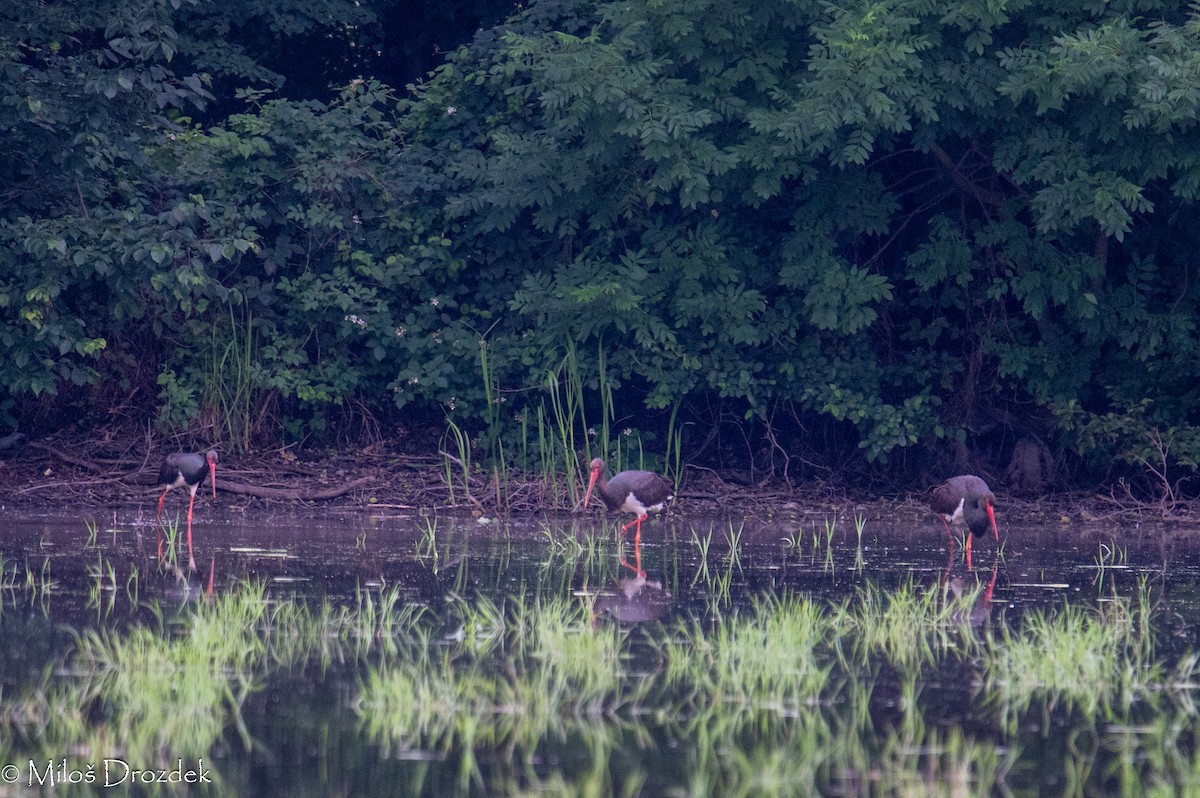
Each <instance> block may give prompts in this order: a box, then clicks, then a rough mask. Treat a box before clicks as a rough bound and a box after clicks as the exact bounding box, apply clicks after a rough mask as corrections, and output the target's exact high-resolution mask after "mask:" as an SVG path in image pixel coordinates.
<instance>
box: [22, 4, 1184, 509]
mask: <svg viewBox="0 0 1200 798" xmlns="http://www.w3.org/2000/svg"><path fill="white" fill-rule="evenodd" d="M94 5H95V6H96V8H95V9H93V11H92V12H91V13H82V12H75V13H71V14H67V13H59V12H62V11H63V9H54V10H53V13H52V12H51V11H47V10H46V9H47V6H45V5H44V4H40V3H33V2H29V1H28V0H22V2H18V3H16V4H15V5H13V6H12V7H11V8H10V9H9V10H8V11H5V12H0V15H3V16H4V17H5V19H4V20H3V22H4V23H5V24H4V26H3V28H0V69H2V70H3V78H2V80H0V92H3V94H2V101H0V144H2V145H3V148H4V151H5V155H6V157H5V165H4V166H3V167H2V168H3V169H4V172H3V175H2V177H0V183H2V186H0V191H2V192H3V194H2V195H0V196H3V205H0V347H3V350H4V351H5V352H6V353H7V354H8V357H7V358H6V359H5V361H4V362H3V363H0V389H2V390H3V391H4V392H5V395H6V396H7V398H6V399H2V400H0V401H2V402H3V404H0V412H3V413H4V414H5V415H6V416H7V417H8V420H9V422H10V423H12V422H14V421H17V420H18V419H20V420H21V421H22V423H24V424H26V425H31V424H35V423H42V424H48V423H50V422H49V421H47V419H50V418H52V417H53V416H52V415H51V413H56V412H62V411H63V410H64V409H66V408H69V407H71V406H73V405H75V404H77V403H79V402H81V401H84V400H85V399H91V400H93V401H96V400H97V399H99V401H97V402H96V403H97V405H98V406H99V407H100V408H102V409H106V410H107V409H111V408H114V407H117V406H121V407H125V406H127V405H130V406H134V407H139V408H143V409H147V408H148V409H151V410H152V411H153V412H154V413H156V414H157V417H158V418H159V422H160V424H163V425H166V426H168V427H173V428H183V427H187V426H188V425H192V426H191V428H192V429H193V431H194V432H195V433H196V434H197V435H200V436H207V437H210V438H216V439H220V440H224V441H230V442H233V443H237V444H238V445H250V444H251V443H252V442H253V441H254V439H255V437H256V436H263V437H280V436H282V437H289V438H291V437H295V436H300V435H304V434H307V433H312V432H317V433H321V434H324V435H329V434H331V433H332V432H333V431H334V430H332V429H331V427H330V425H331V424H336V425H337V427H338V430H339V433H338V434H343V435H355V434H359V433H361V432H363V431H364V430H366V431H372V430H374V429H375V426H374V425H375V424H376V423H378V422H381V421H382V422H388V421H389V420H390V419H392V418H394V417H396V412H395V411H396V410H397V409H402V410H403V413H404V416H405V417H409V418H415V419H425V420H430V419H432V420H434V421H436V422H437V423H440V421H441V419H442V418H443V414H448V415H449V416H451V417H452V418H454V419H456V420H457V422H459V423H460V424H465V425H467V426H471V425H476V426H482V425H484V424H488V425H490V429H491V432H492V434H493V435H495V434H498V433H497V432H496V427H497V425H501V426H504V425H507V424H509V423H511V419H513V418H526V417H527V416H525V415H524V414H526V413H532V412H534V410H535V409H536V408H540V407H542V406H543V403H544V402H545V401H546V392H545V385H546V377H547V375H554V374H558V373H560V372H561V367H562V364H563V362H564V358H565V357H567V355H568V349H569V350H570V356H571V357H572V358H578V367H579V369H580V371H581V372H582V373H583V374H585V375H590V376H589V379H588V382H589V384H590V385H591V386H592V388H593V389H595V390H597V392H599V388H600V387H601V385H603V386H604V387H605V388H606V389H611V393H612V396H613V397H614V402H615V406H614V407H613V409H612V413H611V415H612V416H613V420H614V421H617V422H619V423H627V424H628V425H629V426H632V427H637V428H640V429H642V430H643V431H645V432H652V431H654V430H656V429H658V431H660V432H661V431H662V427H663V425H665V422H666V419H667V418H668V415H669V413H670V412H671V410H672V409H673V408H676V407H682V408H683V411H682V412H681V413H680V416H679V418H680V419H682V420H684V421H686V422H689V423H690V426H688V427H687V429H689V433H688V434H689V439H690V445H691V448H692V451H693V453H696V454H698V453H700V452H702V451H707V452H709V454H710V455H712V454H713V453H716V454H721V455H723V454H724V453H725V450H724V449H723V448H722V446H723V445H724V444H723V443H722V442H723V441H727V440H729V439H730V438H731V437H736V439H737V440H739V441H749V442H750V443H749V445H748V446H745V448H743V449H742V450H741V456H743V457H744V456H746V455H747V453H750V454H751V455H752V456H751V459H752V460H753V461H754V462H755V464H756V465H757V466H760V467H764V466H766V467H769V466H774V467H776V468H778V467H779V466H781V465H782V464H783V463H784V462H785V460H786V457H785V453H792V454H799V455H800V456H801V457H802V458H803V459H804V460H806V461H808V462H812V463H818V464H821V465H827V466H845V465H846V464H852V463H854V462H856V461H860V462H861V463H862V464H864V465H865V464H867V463H871V462H874V463H882V462H889V461H890V462H895V461H896V460H897V459H898V458H900V459H902V460H903V461H904V462H906V463H908V464H909V465H910V466H913V467H917V468H929V469H937V470H944V469H946V468H951V467H954V466H955V465H957V466H959V467H968V466H970V467H977V468H982V469H983V470H984V471H985V472H988V473H993V474H996V473H999V472H1001V471H1002V470H1003V468H1004V466H1005V464H1006V463H1007V462H1008V460H1009V458H1010V457H1011V456H1012V455H1013V453H1014V451H1015V450H1018V449H1020V446H1019V445H1018V443H1019V442H1020V441H1025V442H1029V441H1033V442H1035V446H1034V448H1033V451H1035V452H1047V453H1048V452H1049V451H1055V452H1061V453H1062V456H1060V457H1058V458H1057V460H1056V464H1057V465H1058V466H1059V467H1060V468H1061V467H1063V466H1070V465H1087V464H1090V466H1091V467H1092V468H1093V469H1094V470H1093V471H1092V472H1091V473H1092V474H1098V475H1103V474H1105V469H1106V468H1108V467H1109V465H1110V463H1111V462H1112V461H1113V460H1114V458H1116V459H1123V460H1125V461H1128V462H1129V463H1133V464H1134V465H1135V467H1134V472H1136V473H1141V471H1142V469H1143V468H1144V469H1145V473H1146V474H1149V475H1151V476H1152V478H1153V480H1154V483H1155V484H1156V485H1157V487H1159V488H1161V489H1163V490H1164V492H1166V493H1171V492H1172V491H1174V490H1175V489H1176V479H1177V474H1176V469H1178V468H1180V467H1183V468H1184V469H1185V470H1186V471H1190V470H1194V469H1195V467H1196V465H1197V463H1198V462H1200V433H1198V428H1200V418H1198V417H1197V412H1198V411H1197V410H1196V408H1197V406H1198V404H1200V346H1198V344H1200V341H1198V335H1200V331H1197V329H1196V323H1195V321H1196V318H1197V307H1196V305H1197V300H1198V299H1200V287H1198V286H1200V279H1197V278H1198V275H1197V265H1196V259H1195V256H1194V252H1195V251H1197V249H1200V242H1198V241H1197V240H1196V239H1197V237H1198V236H1200V228H1197V227H1194V226H1193V225H1191V224H1190V223H1189V222H1188V219H1189V218H1191V215H1192V214H1193V213H1194V212H1195V210H1196V207H1197V206H1196V192H1197V187H1198V186H1200V135H1198V134H1197V125H1196V123H1197V119H1198V114H1200V88H1197V87H1198V86H1200V80H1198V78H1200V9H1197V8H1191V9H1186V8H1181V7H1180V6H1179V4H1175V3H1161V2H1134V1H1133V0H1129V1H1127V2H1114V3H1106V4H1097V3H1093V2H1082V1H1075V2H1054V3H1049V2H1021V1H1020V0H1017V1H1015V2H983V1H982V0H976V1H972V2H965V3H963V2H956V3H945V2H932V1H930V0H890V1H885V2H869V1H864V2H853V3H841V4H839V5H838V6H833V5H830V4H826V3H822V2H808V1H807V0H790V1H789V2H783V1H782V0H751V1H750V2H745V3H735V4H730V3H720V2H711V1H710V0H656V1H655V2H649V3H613V2H600V1H599V0H544V1H543V2H535V3H533V4H531V5H530V6H529V8H528V10H526V11H523V12H521V13H520V14H519V15H518V16H516V17H514V18H513V19H511V20H510V21H509V23H508V24H507V25H506V26H504V27H502V28H497V29H492V30H487V31H481V32H480V33H479V34H478V35H477V36H476V38H475V40H474V41H473V42H472V44H471V45H470V46H467V47H464V48H462V49H461V50H459V51H458V52H456V53H454V54H452V56H451V57H450V58H449V59H448V60H447V62H446V63H445V64H444V65H443V66H441V67H439V68H438V69H437V70H435V72H434V73H433V74H431V75H430V76H429V78H428V80H427V81H424V82H422V83H421V84H420V85H419V86H418V87H417V88H416V89H415V90H414V91H413V92H412V93H411V94H408V95H406V96H405V97H403V98H401V97H399V96H398V95H397V94H396V92H395V91H394V90H392V89H389V88H388V87H387V86H386V85H384V84H381V83H379V82H377V81H374V80H371V79H370V77H369V76H365V77H366V79H364V80H355V81H353V82H351V83H350V85H348V86H346V87H344V88H342V89H341V90H340V91H339V92H338V93H337V94H336V95H331V98H330V99H329V100H328V101H327V102H316V101H311V100H309V101H299V100H285V99H271V100H268V99H267V98H266V97H265V96H264V95H262V94H261V93H243V95H242V101H243V107H244V110H242V111H241V112H239V113H234V114H225V113H220V114H217V115H216V117H215V118H209V116H211V115H212V112H211V110H210V111H209V112H208V113H209V116H204V115H203V114H205V113H206V112H205V111H204V109H205V108H209V109H211V108H213V107H216V108H222V109H223V108H229V107H233V106H234V104H235V102H234V99H233V98H231V97H229V96H216V95H214V91H216V90H217V88H219V87H221V86H225V85H230V84H231V83H235V82H236V80H234V79H235V78H238V77H241V78H244V82H245V83H246V84H254V85H261V80H262V79H263V77H264V75H265V74H267V73H268V72H269V73H270V74H272V75H273V74H274V72H273V71H271V70H267V69H266V67H264V66H262V65H261V64H258V65H255V64H251V63H246V64H242V63H241V62H239V61H237V60H236V59H235V58H233V56H232V55H228V57H224V58H223V60H221V64H223V65H224V71H223V72H220V73H217V70H216V69H215V68H214V67H213V66H212V58H202V57H200V56H199V55H197V54H200V53H206V52H208V51H206V49H205V46H204V45H205V43H204V42H201V41H197V40H196V36H197V33H196V31H209V32H211V35H212V36H213V37H217V36H218V35H219V31H220V30H221V29H222V26H221V25H220V24H216V22H213V20H218V21H219V20H223V19H233V18H234V15H235V13H236V12H235V11H234V10H233V8H234V7H233V6H232V5H230V6H229V8H228V9H225V8H224V4H221V3H216V4H210V3H198V4H196V5H191V4H187V3H184V4H182V5H181V4H180V2H179V1H178V0H176V2H166V1H165V0H163V1H162V2H154V0H108V2H103V3H95V4H94ZM383 5H384V4H380V6H381V7H382V6H383ZM318 6H319V7H320V8H321V9H326V7H328V8H327V10H328V12H329V14H330V15H333V16H334V17H337V18H339V19H341V20H343V21H344V22H343V24H342V27H340V28H338V30H342V31H353V30H354V26H355V25H358V24H360V22H361V19H363V18H364V17H363V16H362V15H364V14H367V15H368V16H369V12H370V10H371V4H370V3H367V4H364V6H363V8H365V9H367V10H366V11H364V10H361V9H357V10H356V8H355V7H352V6H349V5H348V6H346V7H345V8H343V7H341V6H340V4H337V3H333V2H319V0H308V2H302V1H301V0H296V2H294V3H293V4H290V5H289V6H288V7H287V13H288V14H291V15H294V18H295V19H309V18H313V19H315V18H318V17H319V16H320V14H318V13H317V10H318V8H317V7H318ZM281 13H283V12H281ZM181 15H183V16H181ZM197 18H202V19H206V20H208V21H209V24H207V25H195V24H193V25H190V26H189V27H188V28H187V29H188V30H189V31H190V33H189V38H188V39H187V40H186V41H185V40H183V39H182V38H181V37H180V36H179V34H178V33H177V32H176V31H177V30H182V29H183V27H182V24H180V21H181V20H185V19H186V20H193V21H194V20H195V19H197ZM278 27H279V29H280V30H285V29H286V26H285V25H280V26H278ZM264 30H271V28H269V27H267V28H264ZM265 35H266V34H264V33H261V32H260V34H259V38H262V37H263V36H265ZM211 52H212V53H217V52H218V50H216V49H214V50H212V51H211ZM221 52H223V51H221ZM249 52H253V51H252V50H250V49H242V50H237V52H236V55H238V56H239V57H241V58H244V59H249V58H250V56H249V55H247V53H249ZM230 65H237V66H238V68H236V69H234V68H231V67H230ZM272 69H278V66H274V67H273V68H272ZM264 70H265V71H264ZM260 73H262V74H260ZM210 75H212V76H214V77H215V78H216V80H215V82H214V80H213V79H212V78H210ZM256 81H258V82H257V83H256ZM214 87H217V88H214ZM214 100H215V101H216V102H215V103H214V102H213V101H214ZM206 103H207V105H206ZM197 120H200V121H197ZM569 343H570V344H572V346H570V347H568V344H569ZM601 352H603V353H604V355H605V358H604V361H603V368H604V374H603V376H602V375H601V372H600V369H601V362H600V360H599V356H600V353H601ZM481 354H482V355H486V358H485V359H482V362H481ZM485 365H486V368H484V366H485ZM68 388H69V390H68ZM46 394H52V395H54V397H55V398H54V399H53V401H49V402H47V400H46V399H44V398H40V397H44V396H45V395H46ZM501 400H504V401H505V402H507V405H506V406H507V408H509V409H508V410H507V411H506V412H504V413H498V412H497V411H496V406H497V405H498V404H499V403H500V402H501ZM596 401H597V402H599V401H600V398H599V396H597V399H596ZM635 415H636V416H637V417H638V419H639V420H638V421H637V422H636V423H633V422H621V419H625V418H633V417H634V416H635ZM606 417H607V415H606ZM39 420H40V421H39ZM355 421H357V422H360V423H363V424H365V425H366V426H365V427H361V426H354V425H353V424H351V422H355ZM735 428H736V430H737V431H736V435H732V434H731V433H733V432H734V429H735ZM1028 450H1029V449H1028V447H1027V448H1026V451H1028ZM938 451H942V452H945V454H941V455H934V457H935V458H940V461H937V460H934V461H931V460H930V459H929V457H928V454H929V453H931V452H938ZM910 452H919V453H921V456H919V457H915V458H914V457H912V456H911V455H910V454H909V453H910ZM951 461H955V462H954V463H953V465H952V464H951ZM1034 461H1035V463H1036V462H1037V456H1036V455H1035V457H1034ZM777 473H778V472H777ZM792 475H793V476H794V475H795V473H793V474H792ZM1027 476H1028V475H1027Z"/></svg>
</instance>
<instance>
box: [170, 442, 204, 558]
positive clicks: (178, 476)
mask: <svg viewBox="0 0 1200 798" xmlns="http://www.w3.org/2000/svg"><path fill="white" fill-rule="evenodd" d="M210 473H211V474H212V492H213V498H214V499H215V498H217V453H216V451H215V450H212V449H210V450H209V451H208V452H207V453H206V454H200V453H199V452H175V453H174V454H169V455H167V456H166V457H164V458H163V462H162V467H161V468H160V469H158V484H159V485H163V486H165V490H163V492H162V496H159V497H158V521H159V523H160V524H161V523H162V509H163V500H165V499H166V498H167V494H168V493H170V492H171V488H187V489H188V491H189V492H190V493H191V494H192V496H191V499H190V500H189V501H188V516H187V542H188V567H189V568H191V569H192V570H195V568H196V559H195V557H193V556H192V508H193V507H195V505H196V491H197V490H198V489H199V487H200V486H201V485H203V484H204V479H205V477H207V476H208V475H209V474H210Z"/></svg>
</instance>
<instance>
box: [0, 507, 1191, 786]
mask: <svg viewBox="0 0 1200 798" xmlns="http://www.w3.org/2000/svg"><path fill="white" fill-rule="evenodd" d="M1001 529H1002V531H1003V532H1004V533H1005V539H1004V540H1003V542H1002V545H1001V546H1000V547H999V549H998V547H997V545H996V543H995V541H993V540H991V539H983V540H979V539H977V540H976V541H975V542H974V551H973V557H972V562H971V566H972V567H968V566H967V563H966V562H965V561H964V559H965V558H964V556H963V547H962V545H961V542H960V543H958V544H957V545H955V546H954V547H953V549H951V547H950V546H949V545H948V540H947V537H946V534H945V532H944V530H943V529H942V527H941V524H940V522H938V521H936V520H932V519H931V520H930V522H928V523H919V524H916V525H913V524H905V523H899V522H895V521H893V520H891V519H889V518H887V517H866V518H860V519H859V520H858V522H857V523H856V520H855V518H854V517H853V515H852V514H847V515H844V516H838V517H834V516H832V515H829V516H823V515H820V514H816V515H812V516H807V517H802V518H801V517H794V518H789V519H786V520H775V521H771V522H765V521H761V520H749V519H745V518H741V517H721V518H707V517H705V518H698V517H690V518H689V517H681V516H674V517H670V518H666V519H655V520H652V521H651V522H649V523H648V524H646V525H645V526H644V528H643V545H642V550H641V551H640V552H635V551H633V550H632V548H631V546H630V544H628V543H626V544H624V545H620V544H618V535H617V527H616V524H615V523H614V522H613V521H610V522H609V523H608V524H605V523H603V522H602V521H601V520H600V519H599V518H596V517H591V516H589V517H588V518H587V519H586V520H581V519H580V518H579V517H571V516H560V517H543V518H524V519H517V518H514V519H510V520H495V519H483V520H479V519H476V518H473V517H470V516H441V517H437V518H433V517H425V516H418V515H415V514H403V513H398V514H394V515H375V516H371V515H366V514H332V513H324V514H323V513H319V512H313V513H312V514H309V515H258V516H255V515H246V516H242V515H232V514H231V515H224V516H221V515H215V514H214V513H213V512H212V511H210V510H208V508H205V512H204V513H203V514H201V513H200V512H199V511H198V512H197V517H196V521H195V525H194V530H193V531H194V536H195V539H194V545H195V558H196V562H197V569H196V571H195V572H189V571H188V570H187V569H186V563H187V554H186V543H185V542H184V536H183V535H181V534H178V532H174V530H172V532H174V534H175V537H174V538H173V537H172V535H171V534H168V535H167V536H166V537H165V538H164V539H163V540H162V549H163V554H162V556H161V557H160V555H159V545H160V541H159V535H158V534H157V530H156V527H155V525H154V523H153V518H152V517H148V518H147V517H146V516H145V515H144V514H143V515H141V516H137V515H132V514H131V515H130V516H129V517H122V516H120V515H116V516H114V515H113V514H112V513H111V512H109V513H108V514H107V516H105V515H104V514H103V513H101V514H97V515H84V516H80V515H67V514H63V515H40V516H36V517H34V516H29V515H19V514H16V513H12V512H8V513H4V514H2V515H0V556H2V558H3V561H2V563H0V634H2V635H3V641H4V642H3V646H2V647H0V766H3V769H2V770H0V777H2V778H3V782H0V797H2V796H7V795H27V794H30V795H31V794H49V793H50V792H53V793H54V794H68V795H69V794H82V795H88V794H101V793H103V794H106V795H113V794H123V793H129V794H176V793H180V794H182V793H185V792H186V793H187V794H213V795H217V794H219V795H275V794H278V795H283V794H287V795H331V794H334V795H430V796H440V795H489V796H491V795H535V794H537V795H545V794H550V795H606V796H607V795H664V796H675V795H721V796H726V795H813V794H829V795H928V794H935V795H992V794H996V795H1031V796H1032V795H1106V794H1125V795H1177V794H1186V793H1193V794H1195V793H1196V792H1197V791H1200V758H1198V754H1197V751H1198V749H1197V745H1196V737H1197V728H1198V720H1197V716H1198V713H1197V711H1196V703H1195V699H1196V695H1195V685H1196V684H1197V683H1200V682H1198V681H1197V680H1198V679H1200V665H1198V662H1200V655H1198V654H1197V652H1200V644H1198V643H1197V639H1196V638H1197V618H1198V617H1200V591H1198V589H1197V588H1198V586H1200V546H1197V545H1196V543H1195V542H1194V540H1195V534H1194V533H1195V531H1196V530H1189V529H1186V528H1181V527H1173V526H1153V525H1152V526H1145V527H1140V526H1134V527H1128V528H1126V527H1122V526H1119V525H1116V524H1111V525H1109V524H1102V523H1091V524H1088V525H1086V526H1080V525H1068V524H1064V523H1060V522H1058V521H1057V520H1056V521H1051V522H1046V523H1039V524H1024V525H1019V524H1009V523H1005V522H1002V523H1001ZM639 555H640V556H639ZM180 565H182V566H184V567H182V568H181V567H179V566H180ZM639 565H640V568H639ZM164 780H165V781H166V782H167V783H159V782H161V781H164Z"/></svg>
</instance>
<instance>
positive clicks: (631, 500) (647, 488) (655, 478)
mask: <svg viewBox="0 0 1200 798" xmlns="http://www.w3.org/2000/svg"><path fill="white" fill-rule="evenodd" d="M607 471H608V466H607V465H605V464H604V461H603V460H601V459H600V458H599V457H597V458H596V459H595V460H593V461H592V465H591V472H592V476H591V478H590V479H589V480H588V487H587V493H585V494H584V496H583V506H584V507H587V506H588V500H589V499H591V498H592V489H593V488H595V489H596V492H597V493H599V494H600V498H601V499H604V506H605V507H607V508H608V509H609V511H610V512H614V513H618V512H623V513H636V514H637V518H635V519H634V520H632V521H630V522H629V523H628V524H625V525H623V526H622V527H621V534H622V535H624V534H625V533H626V532H628V531H629V527H631V526H636V527H637V531H636V532H635V534H634V538H633V545H634V551H635V552H638V554H639V555H640V553H641V552H640V547H641V545H642V522H643V521H645V520H646V518H647V517H648V516H649V514H650V513H654V512H658V511H659V510H661V509H662V508H663V505H665V504H666V503H667V502H668V501H670V500H671V499H673V498H675V497H674V496H672V495H671V488H672V485H671V482H670V480H668V479H667V478H666V477H664V476H661V475H659V474H655V473H654V472H652V471H622V472H621V473H619V474H616V475H614V476H613V478H612V479H608V478H607V477H605V472H607Z"/></svg>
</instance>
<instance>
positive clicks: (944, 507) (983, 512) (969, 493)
mask: <svg viewBox="0 0 1200 798" xmlns="http://www.w3.org/2000/svg"><path fill="white" fill-rule="evenodd" d="M995 504H996V495H995V494H994V493H992V489H991V488H989V487H988V485H987V483H986V482H984V481H983V480H982V479H980V478H979V477H977V476H975V475H974V474H963V475H962V476H958V477H951V478H950V479H948V480H946V481H945V482H943V483H942V484H941V485H939V486H937V487H936V488H934V490H933V498H931V499H930V500H929V507H930V509H932V510H933V511H934V512H935V513H937V514H938V515H940V516H941V517H942V523H944V524H945V525H946V533H947V534H949V535H950V536H951V541H953V539H954V538H953V533H951V532H950V525H951V524H965V525H966V527H967V567H968V568H969V567H971V536H972V535H975V534H980V535H982V534H983V533H984V532H985V531H987V528H988V526H989V525H990V526H991V527H992V534H993V535H995V536H996V540H1000V532H999V531H997V529H996V514H995V512H994V511H993V509H992V508H993V507H994V506H995Z"/></svg>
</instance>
